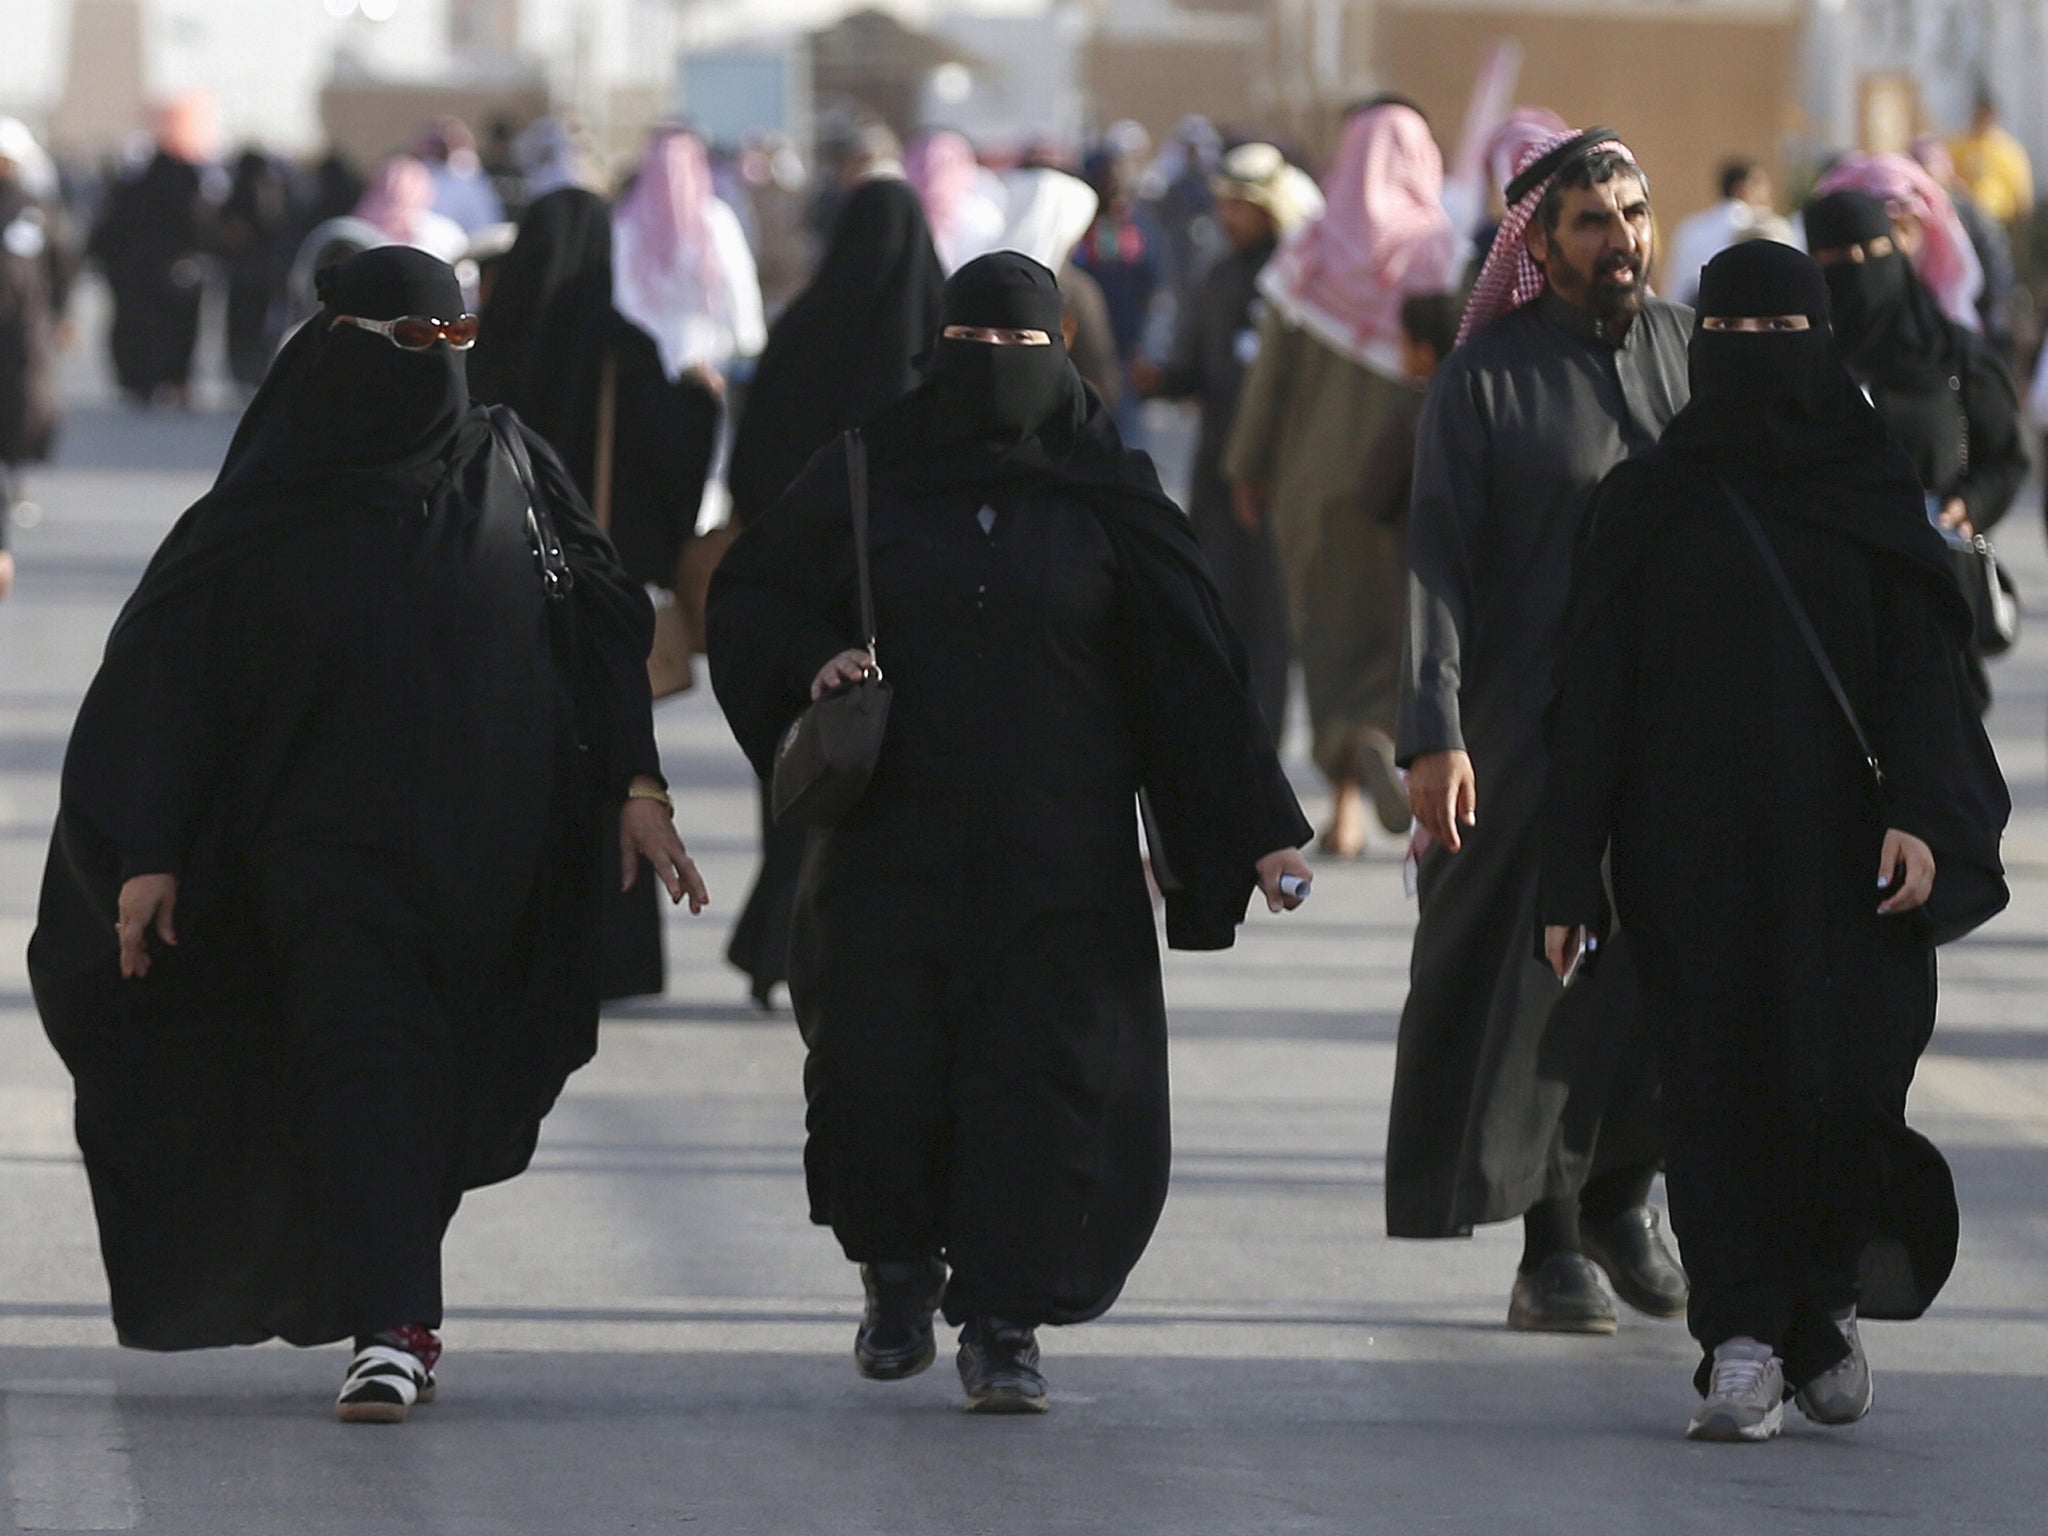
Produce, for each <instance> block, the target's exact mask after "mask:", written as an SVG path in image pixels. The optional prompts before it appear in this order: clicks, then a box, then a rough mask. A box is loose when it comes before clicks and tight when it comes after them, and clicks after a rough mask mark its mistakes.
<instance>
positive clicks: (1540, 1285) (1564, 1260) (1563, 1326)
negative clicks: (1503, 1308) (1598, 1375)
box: [1508, 1253, 1617, 1333]
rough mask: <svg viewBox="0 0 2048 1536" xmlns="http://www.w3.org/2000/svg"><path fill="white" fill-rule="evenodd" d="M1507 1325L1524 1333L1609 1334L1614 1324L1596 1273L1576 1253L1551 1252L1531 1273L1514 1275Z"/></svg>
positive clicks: (1612, 1307)
mask: <svg viewBox="0 0 2048 1536" xmlns="http://www.w3.org/2000/svg"><path fill="white" fill-rule="evenodd" d="M1508 1326H1509V1327H1510V1328H1518V1329H1521V1330H1523V1331H1524V1332H1528V1333H1612V1332H1614V1330H1615V1328H1616V1326H1617V1324H1616V1320H1615V1316H1614V1303H1613V1302H1611V1301H1609V1300H1608V1299H1607V1292H1606V1291H1604V1290H1602V1289H1601V1287H1600V1272H1599V1271H1598V1270H1597V1269H1595V1268H1594V1267H1593V1266H1592V1265H1591V1264H1589V1263H1587V1262H1586V1260H1585V1259H1584V1258H1582V1257H1581V1256H1580V1255H1578V1254H1576V1253H1553V1254H1552V1255H1551V1256H1550V1257H1549V1258H1547V1259H1545V1260H1544V1261H1543V1262H1542V1263H1541V1264H1539V1265H1537V1266H1536V1268H1535V1269H1534V1270H1519V1271H1517V1272H1516V1274H1515V1289H1514V1295H1513V1297H1512V1298H1511V1299H1510V1300H1509V1302H1508Z"/></svg>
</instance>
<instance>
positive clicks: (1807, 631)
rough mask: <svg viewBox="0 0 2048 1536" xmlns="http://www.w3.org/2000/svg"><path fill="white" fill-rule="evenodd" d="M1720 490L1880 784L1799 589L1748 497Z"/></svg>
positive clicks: (1878, 767) (1880, 772)
mask: <svg viewBox="0 0 2048 1536" xmlns="http://www.w3.org/2000/svg"><path fill="white" fill-rule="evenodd" d="M1721 491H1722V494H1723V495H1725V496H1726V497H1727V498H1728V500H1729V503H1730V504H1731V505H1732V506H1733V507H1734V508H1735V515H1736V516H1737V517H1739V518H1741V519H1742V526H1743V527H1744V528H1745V529H1746V530H1748V533H1749V537H1750V542H1751V543H1753V544H1755V545H1756V552H1757V553H1758V554H1759V555H1761V556H1762V557H1763V562H1764V569H1765V570H1766V571H1768V572H1770V575H1771V584H1772V585H1773V586H1775V587H1776V588H1777V589H1778V595H1779V596H1780V597H1782V598H1784V599H1785V606H1786V607H1787V608H1789V609H1790V610H1791V611H1792V622H1793V623H1794V624H1795V625H1797V626H1798V628H1799V638H1800V639H1802V640H1804V641H1805V642H1806V649H1807V651H1808V652H1809V653H1810V654H1811V655H1812V657H1813V664H1814V665H1815V666H1817V667H1819V668H1820V675H1821V677H1822V678H1823V679H1824V680H1825V681H1826V683H1827V685H1828V692H1829V693H1832V694H1833V695H1834V696H1835V703H1837V704H1838V705H1840V706H1841V709H1842V718H1843V719H1844V720H1847V721H1848V722H1849V729H1850V730H1851V731H1853V732H1855V735H1856V745H1857V747H1858V748H1859V749H1860V750H1861V751H1862V753H1863V760H1864V761H1865V762H1866V763H1868V764H1870V773H1871V777H1872V778H1874V779H1876V780H1877V782H1878V783H1879V784H1880V785H1882V784H1883V783H1884V765H1883V764H1882V763H1880V762H1879V761H1878V760H1877V753H1876V751H1875V750H1874V749H1873V748H1872V747H1871V745H1870V738H1869V737H1868V736H1866V735H1864V733H1863V722H1862V721H1861V720H1860V719H1858V718H1857V715H1856V706H1855V705H1853V704H1851V703H1850V702H1849V691H1848V690H1847V689H1846V688H1844V687H1843V686H1842V679H1841V678H1840V677H1839V676H1838V675H1837V674H1836V672H1835V664H1834V663H1833V662H1832V661H1830V660H1828V653H1827V647H1826V646H1824V645H1822V644H1821V643H1820V635H1819V633H1818V632H1817V631H1816V630H1815V629H1814V627H1813V620H1812V619H1811V618H1809V617H1808V616H1807V612H1806V605H1805V604H1804V603H1802V602H1800V601H1799V593H1798V591H1797V589H1795V588H1794V587H1793V585H1792V578H1791V577H1789V576H1787V575H1786V574H1785V567H1784V566H1783V565H1781V564H1779V562H1778V552H1777V551H1776V550H1775V549H1773V548H1771V541H1770V538H1769V537H1768V536H1767V535H1766V534H1765V533H1764V530H1763V525H1762V524H1761V523H1759V522H1758V521H1757V520H1756V512H1755V510H1754V509H1753V508H1752V507H1751V506H1750V504H1749V500H1748V498H1747V497H1745V496H1744V495H1743V494H1742V493H1741V492H1740V491H1738V490H1736V489H1735V487H1734V486H1732V485H1730V484H1729V483H1728V482H1727V481H1726V480H1723V481H1722V482H1721Z"/></svg>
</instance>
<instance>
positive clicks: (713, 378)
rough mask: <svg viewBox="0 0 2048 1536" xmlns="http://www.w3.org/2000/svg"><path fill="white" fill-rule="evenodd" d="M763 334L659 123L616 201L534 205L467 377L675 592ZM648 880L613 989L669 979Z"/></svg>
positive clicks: (630, 561)
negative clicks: (515, 420) (739, 376)
mask: <svg viewBox="0 0 2048 1536" xmlns="http://www.w3.org/2000/svg"><path fill="white" fill-rule="evenodd" d="M765 340H766V329H765V326H764V325H763V322H762V318H761V295H760V289H759V287H758V285H757V284H756V283H755V280H754V264H753V257H752V256H751V254H750V253H749V252H748V250H747V246H746V240H745V238H744V237H743V236H742V235H741V233H740V227H739V220H738V219H737V218H736V217H735V216H734V214H733V211H732V210H731V209H730V208H728V207H727V206H726V205H725V204H724V203H723V202H721V201H720V200H719V199H717V198H716V197H714V196H712V194H711V173H710V166H709V164H708V161H707V159H706V155H705V149H704V145H703V142H702V141H701V140H700V139H698V138H697V137H696V136H695V135H694V134H691V133H687V132H683V131H681V130H677V129H664V130H661V131H658V132H657V133H656V134H655V135H654V136H653V137H652V138H651V139H650V140H649V141H648V145H647V149H646V152H645V154H644V155H643V157H642V159H641V162H640V168H639V173H638V175H637V176H636V177H635V178H634V181H633V185H632V188H631V190H630V191H629V192H628V193H627V194H626V196H625V197H624V198H623V199H621V201H620V203H619V205H618V207H617V209H616V210H614V209H612V208H611V207H610V206H609V205H607V204H606V202H605V200H604V199H603V198H602V197H600V196H599V195H598V194H597V193H595V192H592V191H589V190H587V189H585V188H582V187H561V188H558V189H556V190H555V191H552V192H549V193H547V194H546V195H545V196H543V197H541V198H539V199H537V200H536V201H535V202H534V203H533V205H532V206H531V207H530V208H528V209H527V213H526V218H525V220H524V221H523V222H522V223H521V225H520V230H519V238H518V241H517V243H515V244H514V246H513V247H512V250H511V252H510V253H509V254H508V255H507V256H506V257H505V259H504V261H503V263H502V265H501V266H500V268H499V270H498V272H497V274H496V278H495V281H494V282H493V284H492V288H491V297H490V301H489V303H488V304H487V305H486V306H485V308H484V311H483V316H482V324H481V326H480V327H479V330H478V337H477V345H476V350H475V352H474V353H473V354H472V356H471V359H470V372H469V376H470V387H471V391H472V393H473V394H474V395H475V396H476V398H477V399H479V400H482V401H486V402H489V403H493V404H505V405H510V406H511V407H512V408H513V409H514V410H516V411H517V412H518V413H519V416H520V419H521V420H522V421H524V422H525V423H526V424H527V425H529V426H531V427H532V428H533V429H534V430H535V431H537V432H539V433H540V434H541V436H543V437H545V438H546V439H547V440H548V441H549V443H551V444H552V445H553V446H554V448H555V450H556V452H557V453H558V454H560V455H561V458H562V462H563V465H564V467H565V468H566V469H567V470H568V471H569V475H570V478H572V479H573V480H574V481H575V482H576V484H577V487H578V488H579V489H580V490H581V491H582V492H583V493H584V495H585V496H586V497H587V498H588V499H589V502H590V505H591V510H592V512H593V513H594V514H595V516H596V518H597V521H598V524H599V526H600V527H603V528H605V529H606V530H607V531H608V532H609V533H610V535H611V538H612V542H613V544H614V545H615V546H616V547H617V549H618V551H619V562H620V564H621V565H623V566H624V567H625V569H626V573H627V574H628V575H629V576H631V577H632V578H633V579H634V580H635V581H638V582H639V583H641V584H642V586H644V587H649V588H653V589H655V590H656V592H657V593H659V594H660V599H659V600H662V601H673V593H674V589H675V588H676V586H677V584H678V568H679V566H680V564H681V560H682V553H683V549H684V547H685V545H686V544H687V543H688V542H689V539H690V537H691V535H692V533H693V532H694V531H695V528H696V525H697V514H698V509H699V507H700V505H701V503H702V501H703V497H704V486H705V482H706V480H707V478H708V477H709V474H710V470H711V459H712V451H713V448H714V447H715V445H716V442H717V436H718V421H719V409H720V402H721V400H722V398H723V395H724V390H725V380H724V370H725V369H726V368H727V367H729V366H730V365H731V364H732V362H733V361H734V359H736V358H739V357H744V356H751V355H753V354H754V353H757V352H759V351H760V349H761V347H762V345H763V343H764V342H765ZM655 885H656V882H653V881H647V880H642V881H639V882H637V883H636V885H635V887H634V889H633V890H632V891H630V892H626V893H620V892H617V891H615V890H614V891H612V892H611V893H610V894H609V895H608V898H607V902H608V906H607V912H606V915H605V925H604V961H603V974H602V982H601V987H602V993H603V996H604V997H605V998H606V999H607V1000H611V999H616V998H622V997H637V996H643V995H648V994H655V993H659V992H661V991H662V990H663V989H664V987H665V986H666V984H667V961H666V958H665V956H664V954H663V948H662V924H661V910H660V902H659V898H658V897H657V896H655V895H654V894H652V891H653V888H654V886H655Z"/></svg>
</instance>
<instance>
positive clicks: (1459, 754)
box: [1408, 751, 1479, 853]
mask: <svg viewBox="0 0 2048 1536" xmlns="http://www.w3.org/2000/svg"><path fill="white" fill-rule="evenodd" d="M1408 805H1409V808H1410V809H1411V810H1412V811H1413V812H1414V813H1415V819H1416V820H1417V821H1419V822H1421V823H1422V825H1423V828H1424V829H1425V830H1426V831H1427V832H1428V833H1429V835H1430V836H1431V837H1433V838H1435V839H1436V840H1437V841H1438V842H1440V843H1442V844H1443V845H1444V846H1445V847H1446V848H1448V849H1450V850H1451V852H1453V853H1456V852H1457V851H1458V850H1459V849H1460V848H1462V847H1464V846H1465V839H1464V837H1463V835H1462V834H1461V833H1460V831H1459V829H1460V828H1467V829H1469V828H1472V827H1476V826H1478V825H1479V779H1478V777H1477V775H1475V774H1474V773H1473V771H1472V755H1471V754H1470V753H1469V752H1463V751H1451V752H1424V753H1423V754H1421V756H1419V757H1417V758H1416V759H1415V761H1414V762H1412V763H1410V764H1409V765H1408Z"/></svg>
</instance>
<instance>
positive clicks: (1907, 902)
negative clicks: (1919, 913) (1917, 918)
mask: <svg viewBox="0 0 2048 1536" xmlns="http://www.w3.org/2000/svg"><path fill="white" fill-rule="evenodd" d="M1895 878H1897V879H1898V880H1899V888H1898V889H1897V890H1895V891H1892V894H1891V895H1890V896H1889V897H1887V898H1886V899H1885V900H1884V901H1883V902H1882V903H1880V904H1879V906H1878V909H1877V911H1878V915H1879V916H1880V917H1896V916H1897V915H1898V914H1899V913H1901V912H1911V911H1912V910H1913V909H1914V908H1915V907H1920V906H1924V905H1926V903H1927V898H1928V896H1929V894H1930V893H1932V891H1933V890H1934V850H1933V849H1932V848H1930V847H1928V846H1927V845H1926V844H1925V843H1923V842H1921V841H1920V839H1919V838H1917V837H1915V836H1914V835H1913V834H1912V833H1910V832H1901V831H1900V830H1899V829H1898V828H1897V827H1893V828H1892V829H1891V830H1890V831H1889V832H1887V833H1885V835H1884V852H1883V853H1881V854H1879V855H1878V856H1877V888H1878V889H1879V890H1880V891H1882V890H1889V889H1890V888H1891V884H1892V881H1893V880H1894V879H1895Z"/></svg>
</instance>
